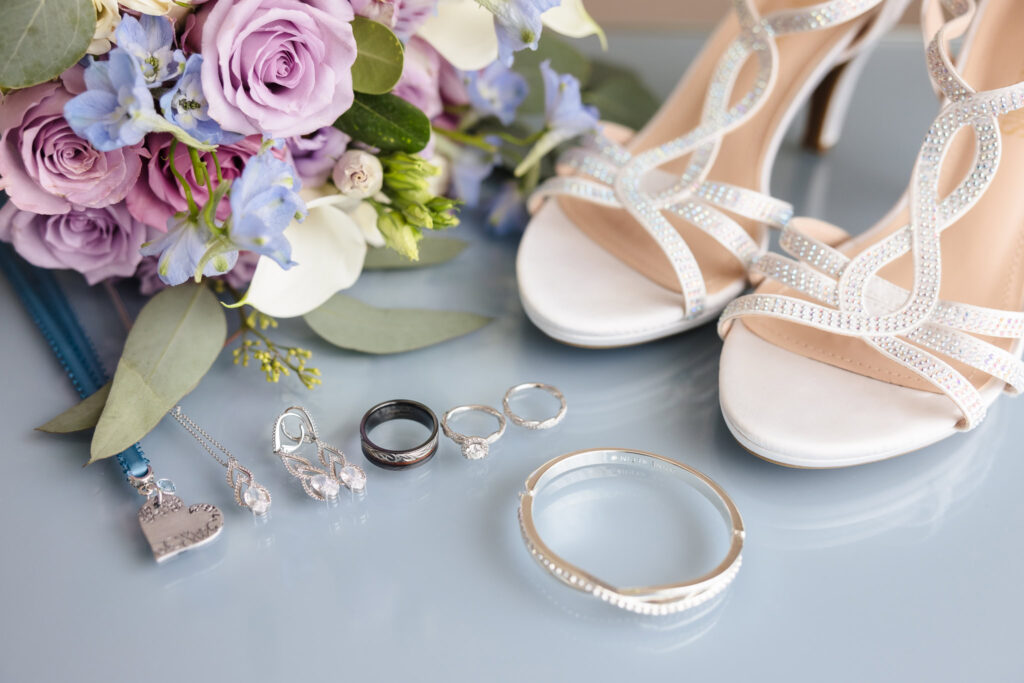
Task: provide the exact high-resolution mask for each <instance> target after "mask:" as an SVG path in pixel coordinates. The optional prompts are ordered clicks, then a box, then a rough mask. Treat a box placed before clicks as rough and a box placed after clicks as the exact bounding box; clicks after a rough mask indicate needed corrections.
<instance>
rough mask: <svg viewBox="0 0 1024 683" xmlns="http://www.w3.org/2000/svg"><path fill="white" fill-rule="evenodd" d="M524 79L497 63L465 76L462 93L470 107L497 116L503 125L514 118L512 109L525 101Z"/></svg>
mask: <svg viewBox="0 0 1024 683" xmlns="http://www.w3.org/2000/svg"><path fill="white" fill-rule="evenodd" d="M528 89H529V88H528V86H527V84H526V79H525V78H523V77H522V76H520V75H519V74H517V73H516V72H515V71H512V70H511V69H509V68H508V67H507V66H505V65H504V64H502V63H501V62H500V61H496V62H491V64H489V65H488V66H487V67H486V68H485V69H482V70H480V71H470V72H469V73H467V74H466V91H467V93H468V94H469V101H470V104H472V105H473V107H474V108H475V109H476V110H477V111H479V112H482V113H484V114H491V115H492V116H496V117H498V120H499V121H501V122H502V123H503V124H505V125H506V126H507V125H509V124H510V123H512V121H513V120H514V119H515V118H516V109H518V108H519V105H520V104H522V103H523V100H524V99H526V92H527V90H528Z"/></svg>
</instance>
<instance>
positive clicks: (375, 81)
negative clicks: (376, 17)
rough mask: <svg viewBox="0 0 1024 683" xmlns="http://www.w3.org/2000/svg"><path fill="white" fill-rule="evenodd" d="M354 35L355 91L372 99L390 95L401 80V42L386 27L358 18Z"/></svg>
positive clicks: (353, 30) (354, 23) (354, 25)
mask: <svg viewBox="0 0 1024 683" xmlns="http://www.w3.org/2000/svg"><path fill="white" fill-rule="evenodd" d="M352 34H353V35H354V36H355V39H356V47H357V48H358V52H357V53H356V61H355V64H353V65H352V89H353V90H355V91H356V92H362V93H370V94H371V95H383V94H384V93H386V92H391V89H392V88H393V87H395V84H396V83H398V79H399V78H401V77H402V64H403V62H404V59H405V57H404V52H403V50H402V41H400V40H399V39H398V36H396V35H395V34H394V33H392V31H391V29H389V28H388V27H387V26H385V25H384V24H381V23H379V22H376V21H373V20H371V19H367V18H366V17H356V18H355V20H354V21H353V22H352Z"/></svg>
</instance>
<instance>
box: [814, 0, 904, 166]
mask: <svg viewBox="0 0 1024 683" xmlns="http://www.w3.org/2000/svg"><path fill="white" fill-rule="evenodd" d="M909 4H910V3H909V0H900V1H899V2H888V3H886V4H885V5H883V7H882V9H881V10H879V12H878V16H877V17H876V18H875V19H874V21H873V22H872V23H871V24H870V25H869V26H867V27H865V29H864V33H863V34H862V35H861V36H860V37H858V39H857V41H856V45H854V46H853V47H851V48H850V50H849V55H850V57H849V59H847V60H845V61H843V62H841V63H839V64H838V65H836V67H835V68H833V69H832V70H831V71H829V72H828V74H827V75H826V76H825V78H823V79H822V80H821V82H820V83H819V84H818V87H817V88H815V89H814V93H812V94H811V98H810V103H809V106H808V112H807V124H806V126H805V128H804V137H803V141H802V144H803V146H804V147H805V148H807V149H809V150H811V151H813V152H819V153H823V152H827V151H828V150H830V149H832V148H833V147H835V145H836V143H837V142H839V137H840V135H841V133H842V131H843V124H844V123H845V122H846V114H847V112H849V110H850V104H851V103H852V102H853V94H854V92H855V91H856V90H857V83H859V82H860V77H861V75H863V73H864V67H866V66H867V63H868V61H869V60H870V59H871V55H872V54H873V53H874V48H875V47H876V45H877V44H878V41H879V40H880V39H881V37H882V36H883V35H885V34H886V33H888V32H889V30H890V29H891V28H892V27H893V26H894V25H895V24H896V22H898V21H899V20H900V17H901V16H902V15H903V12H904V10H905V9H906V7H907V5H909Z"/></svg>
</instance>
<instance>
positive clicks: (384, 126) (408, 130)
mask: <svg viewBox="0 0 1024 683" xmlns="http://www.w3.org/2000/svg"><path fill="white" fill-rule="evenodd" d="M334 125H335V127H336V128H338V129H339V130H341V131H342V132H344V133H347V134H348V135H351V136H352V137H353V138H354V139H356V140H359V141H360V142H365V143H366V144H368V145H370V146H371V147H377V148H378V149H381V150H383V151H385V152H408V153H409V154H413V153H415V152H418V151H420V150H421V149H423V148H424V147H426V146H427V143H428V142H430V120H429V119H428V118H427V116H426V114H424V113H423V112H421V111H420V110H419V109H417V108H416V107H415V106H414V105H412V104H409V103H408V102H406V101H405V100H403V99H402V98H401V97H397V96H396V95H391V94H387V95H368V94H366V93H360V92H357V93H356V96H355V100H354V101H353V102H352V106H351V107H350V108H349V110H348V111H346V112H345V113H344V114H342V115H341V116H340V117H339V118H338V120H337V121H335V122H334Z"/></svg>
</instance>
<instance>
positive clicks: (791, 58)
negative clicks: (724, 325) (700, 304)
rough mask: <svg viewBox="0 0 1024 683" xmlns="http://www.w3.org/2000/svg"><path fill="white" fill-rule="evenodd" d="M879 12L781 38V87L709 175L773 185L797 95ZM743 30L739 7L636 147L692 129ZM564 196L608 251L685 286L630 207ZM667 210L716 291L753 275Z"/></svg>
mask: <svg viewBox="0 0 1024 683" xmlns="http://www.w3.org/2000/svg"><path fill="white" fill-rule="evenodd" d="M817 2H818V0H760V1H759V2H757V7H758V9H759V10H760V12H761V13H762V16H763V15H765V14H768V13H771V12H774V11H779V10H783V9H794V8H797V7H803V6H808V5H813V4H817ZM873 16H874V14H873V13H872V14H871V16H862V17H858V18H857V19H855V20H851V21H849V22H847V23H845V24H842V25H840V26H835V27H832V28H830V29H825V30H818V31H810V32H805V33H797V34H790V35H783V36H780V37H778V38H777V41H778V48H779V64H778V80H777V82H776V84H775V87H774V88H773V90H772V91H771V92H770V93H769V94H768V95H767V96H766V100H765V103H764V105H763V107H762V108H761V109H760V110H759V111H758V112H757V113H756V114H755V115H754V116H753V117H751V118H750V119H748V120H747V121H746V122H744V123H743V125H742V126H740V127H739V128H737V129H735V130H733V131H731V132H730V133H729V134H728V135H726V136H725V137H724V139H723V141H722V145H721V148H720V151H719V153H718V155H717V157H716V159H715V162H714V165H713V166H712V168H711V172H710V175H709V179H711V180H716V181H720V182H726V183H731V184H733V185H736V186H739V187H745V188H750V189H753V190H757V191H760V192H768V188H767V187H763V184H764V183H765V180H763V179H764V178H765V177H766V175H765V173H764V168H765V165H766V164H771V163H772V161H773V159H774V155H775V151H776V146H777V144H776V143H777V141H776V140H775V132H776V130H777V129H778V128H779V127H780V126H781V125H784V124H785V123H786V121H787V119H788V116H789V113H790V111H791V109H792V107H793V105H794V103H795V100H796V99H797V98H798V96H799V95H801V94H802V93H803V92H805V91H806V89H807V87H808V86H809V85H810V86H812V87H813V86H814V85H816V84H817V82H818V81H820V79H821V78H823V77H824V75H825V74H826V73H827V72H828V70H829V66H828V65H826V60H828V62H831V61H833V60H834V57H831V55H832V54H834V53H836V52H837V51H839V50H842V49H843V48H845V47H846V46H848V45H849V44H850V42H851V41H852V40H853V39H854V38H855V37H856V36H857V34H858V33H859V32H860V31H861V30H863V28H864V27H865V26H866V25H867V24H868V23H869V22H870V21H871V18H872V17H873ZM739 35H740V27H739V22H738V20H737V18H736V16H735V13H730V16H729V17H727V18H726V19H725V20H724V21H723V23H722V24H721V25H720V26H719V27H718V29H717V30H716V31H715V32H714V34H713V35H712V37H711V38H710V39H709V41H708V42H707V44H706V45H705V46H704V48H703V49H702V50H701V53H700V55H699V57H698V58H697V60H696V61H695V62H694V64H693V65H692V66H691V67H690V69H689V71H688V72H687V74H686V76H685V77H684V78H683V80H682V81H681V82H680V84H679V85H678V86H677V87H676V89H675V91H674V92H673V93H672V95H671V96H670V97H669V99H668V100H667V101H666V103H665V104H664V105H663V106H662V107H661V109H660V110H659V112H658V114H657V115H656V116H655V117H654V119H653V120H652V121H651V122H650V123H649V124H648V125H647V126H645V127H644V129H643V130H642V131H640V132H639V133H638V134H637V135H636V136H635V137H634V138H633V139H632V140H631V141H630V144H629V145H628V149H629V150H630V151H632V152H634V153H637V152H642V151H645V150H648V149H651V148H653V147H656V146H658V145H661V144H663V143H665V142H668V141H669V140H673V139H675V138H677V137H679V136H680V135H683V134H685V133H687V132H688V131H690V130H692V129H693V128H695V127H696V126H697V125H698V124H699V123H700V117H701V110H702V107H703V104H704V99H705V93H706V92H707V89H708V84H709V82H710V80H711V77H712V74H713V73H714V69H715V66H716V65H717V63H718V60H719V59H720V58H721V56H722V55H723V54H724V53H725V50H726V49H727V47H728V46H729V44H730V43H731V42H732V41H733V40H734V39H735V38H736V37H737V36H739ZM756 62H757V60H756V58H751V59H749V60H748V62H747V64H746V65H745V66H744V67H743V69H742V70H741V72H740V75H739V78H738V79H737V82H736V86H735V88H734V89H733V101H734V102H735V100H738V99H739V98H740V97H741V96H742V95H744V94H745V93H746V92H747V91H748V90H749V89H750V88H751V87H752V86H753V83H754V79H755V76H756V73H757V63H756ZM823 72H824V73H823ZM812 81H813V82H812ZM780 134H781V132H780ZM686 166H687V158H685V157H684V158H682V159H678V160H675V161H674V162H672V163H669V164H665V165H664V166H662V167H660V168H661V169H662V170H665V171H669V172H672V173H677V174H682V173H683V172H684V171H685V169H686ZM557 201H559V202H560V205H561V207H562V209H563V210H564V211H565V213H566V215H567V216H568V217H569V218H570V220H572V222H573V224H575V225H576V226H577V227H578V228H579V229H580V230H582V231H583V232H584V233H585V234H586V235H587V236H588V237H590V239H592V240H594V241H595V242H597V243H598V244H599V245H601V246H602V247H603V248H604V249H605V250H607V251H608V252H609V253H611V254H613V255H614V256H616V257H617V258H618V259H620V260H621V261H623V262H624V263H626V264H627V265H629V266H630V267H631V268H633V269H634V270H636V271H638V272H639V273H641V274H642V275H644V276H646V277H648V278H650V279H651V280H653V281H654V282H656V283H657V284H659V285H661V286H662V287H665V288H667V289H670V290H672V291H674V292H679V291H680V288H679V281H678V278H677V276H676V274H675V271H674V270H673V268H672V265H671V264H670V263H669V261H668V259H667V258H666V256H665V254H664V252H663V251H662V250H661V248H660V247H659V246H658V244H657V242H656V241H655V240H654V238H653V237H651V236H650V235H649V234H648V232H647V231H646V230H645V229H644V228H643V226H642V225H640V224H639V223H638V222H637V221H636V220H635V219H634V218H633V217H632V216H631V215H630V214H629V213H628V212H627V211H625V210H624V209H613V208H608V207H602V206H596V205H594V204H591V203H589V202H587V201H584V200H579V199H574V198H566V197H561V198H559V199H558V200H557ZM666 217H667V218H668V219H669V220H670V222H671V223H672V224H673V226H675V228H676V229H677V230H678V231H679V233H680V234H681V235H682V237H683V239H685V240H686V243H687V244H688V245H689V247H690V249H691V251H692V252H693V255H694V257H695V258H696V260H697V263H698V264H699V265H700V268H701V271H702V272H703V274H704V281H705V285H706V288H707V291H708V292H709V293H714V292H717V291H719V290H720V289H722V288H724V287H727V286H729V285H733V284H735V282H736V281H737V279H741V278H745V277H746V272H745V269H744V267H743V265H742V264H740V263H739V262H738V261H737V260H736V258H735V257H734V256H733V255H732V254H731V253H730V252H729V251H728V250H726V249H725V248H723V247H722V246H721V245H720V244H719V243H718V242H717V241H715V240H714V239H713V238H711V237H709V236H708V235H707V234H706V233H704V232H703V231H702V230H700V229H699V228H696V227H694V226H692V225H691V224H689V223H687V222H686V221H684V220H683V219H681V218H678V217H676V216H672V215H668V214H666ZM733 217H734V218H735V216H733ZM738 222H739V223H740V225H742V226H743V227H744V229H745V230H747V232H749V233H750V234H751V236H753V237H754V239H755V241H758V242H760V241H761V238H762V236H763V232H762V231H763V230H764V227H763V226H762V225H760V224H759V223H757V222H755V221H750V220H745V219H739V220H738Z"/></svg>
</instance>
